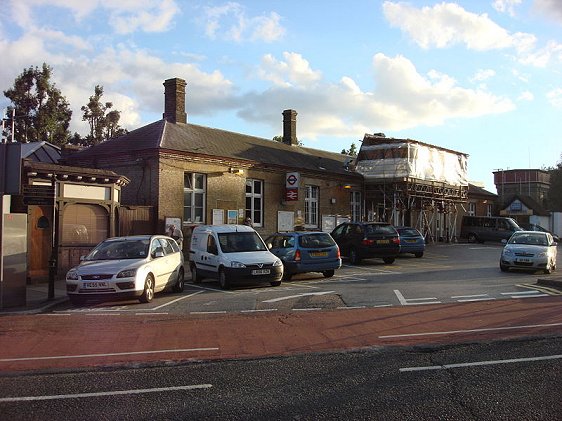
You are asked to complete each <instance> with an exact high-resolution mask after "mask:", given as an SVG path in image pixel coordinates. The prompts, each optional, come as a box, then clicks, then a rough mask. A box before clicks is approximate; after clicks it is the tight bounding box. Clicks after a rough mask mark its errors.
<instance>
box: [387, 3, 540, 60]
mask: <svg viewBox="0 0 562 421" xmlns="http://www.w3.org/2000/svg"><path fill="white" fill-rule="evenodd" d="M383 12H384V15H385V17H386V19H387V20H388V21H389V22H390V24H391V25H393V26H395V27H397V28H400V29H401V30H402V31H403V32H405V33H407V34H408V35H409V36H410V37H411V38H412V39H413V41H414V42H415V43H416V44H418V45H419V46H420V47H422V48H431V47H436V48H447V47H451V46H454V45H457V44H464V45H465V46H466V47H467V48H468V49H471V50H478V51H486V50H496V49H505V48H516V49H518V50H519V49H528V48H529V47H530V46H531V45H532V44H533V43H534V42H535V38H534V36H533V35H531V34H526V33H516V34H510V33H509V32H508V31H507V30H506V29H504V28H502V27H501V26H499V25H497V24H496V23H495V22H493V21H492V20H491V19H490V18H489V17H488V15H487V14H480V15H479V14H475V13H471V12H467V11H466V10H465V9H463V8H462V7H461V6H459V5H458V4H456V3H439V4H436V5H434V6H433V7H429V6H426V7H422V8H421V9H419V8H416V7H413V6H410V5H408V4H405V3H394V2H391V1H385V2H384V4H383Z"/></svg>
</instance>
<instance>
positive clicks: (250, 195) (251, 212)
mask: <svg viewBox="0 0 562 421" xmlns="http://www.w3.org/2000/svg"><path fill="white" fill-rule="evenodd" d="M257 185H259V186H260V188H259V193H256V192H257V191H258V189H257V188H256V186H257ZM248 187H250V191H248ZM264 188H265V182H264V180H260V179H257V178H247V179H246V184H245V191H244V198H245V205H244V206H245V218H250V219H251V220H252V224H253V226H254V227H263V226H264V217H265V215H264V207H263V203H264ZM248 202H249V204H250V206H249V207H248ZM256 203H259V206H256Z"/></svg>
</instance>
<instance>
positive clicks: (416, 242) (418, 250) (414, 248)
mask: <svg viewBox="0 0 562 421" xmlns="http://www.w3.org/2000/svg"><path fill="white" fill-rule="evenodd" d="M395 228H396V231H398V235H399V236H400V254H404V253H412V254H413V255H414V256H416V257H422V256H423V252H424V250H425V239H424V238H423V235H421V233H420V232H419V231H418V230H417V229H415V228H411V227H395Z"/></svg>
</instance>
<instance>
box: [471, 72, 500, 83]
mask: <svg viewBox="0 0 562 421" xmlns="http://www.w3.org/2000/svg"><path fill="white" fill-rule="evenodd" d="M495 75H496V71H495V70H492V69H479V70H478V71H477V72H476V74H475V75H474V76H473V77H472V78H471V79H470V81H471V82H482V81H484V80H488V79H490V78H492V77H494V76H495Z"/></svg>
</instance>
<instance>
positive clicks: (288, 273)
mask: <svg viewBox="0 0 562 421" xmlns="http://www.w3.org/2000/svg"><path fill="white" fill-rule="evenodd" d="M265 243H266V245H267V247H268V248H269V249H270V251H271V252H272V253H273V254H274V255H276V256H277V257H279V258H280V259H281V261H282V262H283V279H284V280H289V279H291V277H292V276H293V275H295V274H297V273H306V272H320V273H322V275H324V277H326V278H330V277H332V276H334V273H335V270H336V269H339V268H340V267H341V257H340V249H339V247H338V245H337V244H336V242H335V241H334V239H333V238H332V236H331V235H330V234H329V233H327V232H319V231H296V232H281V233H276V234H273V235H271V236H269V237H268V238H267V239H266V240H265Z"/></svg>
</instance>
